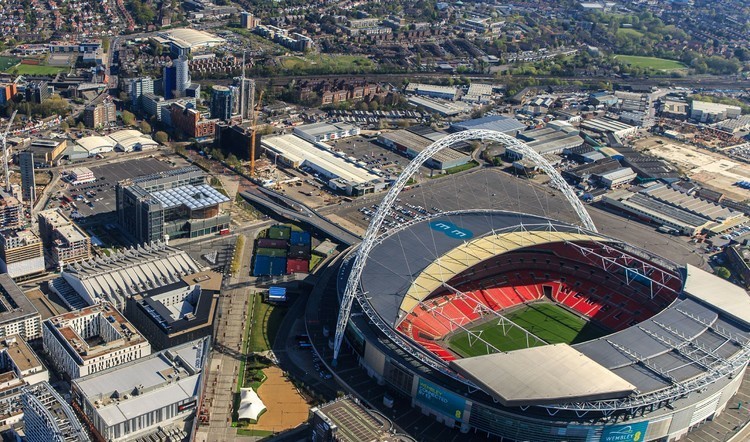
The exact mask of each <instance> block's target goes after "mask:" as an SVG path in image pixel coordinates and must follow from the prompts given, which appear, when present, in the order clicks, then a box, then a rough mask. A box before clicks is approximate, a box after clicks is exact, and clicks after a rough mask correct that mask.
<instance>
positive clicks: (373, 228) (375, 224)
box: [333, 129, 597, 364]
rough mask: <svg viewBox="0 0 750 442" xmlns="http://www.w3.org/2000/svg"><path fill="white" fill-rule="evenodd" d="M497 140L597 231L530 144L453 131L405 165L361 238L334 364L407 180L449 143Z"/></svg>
mask: <svg viewBox="0 0 750 442" xmlns="http://www.w3.org/2000/svg"><path fill="white" fill-rule="evenodd" d="M473 140H481V141H495V142H498V143H501V144H504V145H506V146H511V147H513V148H514V149H516V150H518V151H520V152H522V153H523V155H524V157H526V158H528V159H530V160H531V161H532V162H533V163H534V164H536V165H537V166H539V167H540V168H541V169H542V170H543V171H544V172H545V173H546V174H547V176H549V177H550V180H551V182H552V184H553V185H554V186H555V187H556V188H558V189H559V190H560V191H561V192H562V194H563V196H564V197H565V199H567V200H568V202H569V203H570V205H571V206H572V208H573V210H574V211H575V212H576V215H577V216H578V218H579V220H580V222H581V226H582V227H583V228H585V229H587V230H589V231H592V232H596V231H597V230H596V226H595V225H594V222H593V220H592V219H591V216H590V215H589V214H588V212H587V211H586V209H585V208H584V206H583V204H582V203H581V201H580V200H579V199H578V197H577V196H576V195H575V193H574V192H573V189H572V188H571V187H570V185H569V184H568V183H567V182H566V181H565V179H564V178H563V177H562V176H561V175H560V173H559V172H558V171H557V170H556V169H555V168H554V166H552V164H551V163H550V162H549V161H547V160H546V159H545V158H544V157H543V156H542V155H540V154H539V153H538V152H536V151H535V150H533V149H532V148H531V147H529V146H528V145H527V144H526V143H524V142H522V141H520V140H518V139H516V138H513V137H511V136H509V135H506V134H504V133H502V132H497V131H493V130H485V129H470V130H466V131H462V132H457V133H454V134H450V135H448V136H446V137H444V138H442V139H440V140H438V141H436V142H434V143H432V144H431V145H430V146H428V147H427V148H426V149H425V150H423V151H422V152H420V153H419V155H417V156H416V157H414V159H413V160H412V161H411V162H410V163H409V164H408V165H407V166H406V168H405V169H404V171H403V172H402V173H401V175H400V176H399V177H398V179H397V180H396V182H395V183H393V186H392V187H391V189H390V190H389V191H388V193H387V194H386V196H385V197H384V198H383V201H382V202H381V203H380V206H379V207H378V210H377V211H376V212H375V215H374V216H373V217H372V220H371V221H370V225H369V226H368V227H367V230H366V232H365V235H364V237H363V239H362V243H361V244H360V245H359V246H358V248H357V251H356V253H355V255H354V262H353V264H352V269H351V272H350V273H349V278H348V279H347V282H346V288H345V290H344V295H343V299H342V302H341V309H340V311H339V316H338V321H337V323H336V334H335V337H334V349H333V363H334V364H335V363H336V360H337V359H338V355H339V351H340V350H341V343H342V341H343V339H344V331H345V329H346V324H347V322H348V320H349V315H350V314H351V309H352V303H353V302H354V299H355V298H356V297H357V296H358V293H359V286H360V279H361V276H362V270H363V269H364V265H365V262H366V261H367V257H368V255H369V253H370V251H371V250H372V248H373V246H374V245H375V244H376V242H377V237H378V232H379V231H380V228H381V227H382V225H383V221H384V220H385V218H386V216H387V215H388V213H389V212H390V210H391V207H392V206H393V204H394V203H395V202H396V198H397V197H398V195H399V194H400V193H401V190H403V188H404V186H406V183H407V182H408V181H409V180H410V179H411V178H412V176H413V175H414V174H415V173H417V171H418V170H419V168H420V167H421V166H422V165H423V164H424V163H425V162H426V161H427V160H429V159H430V158H432V156H433V155H435V154H436V153H438V152H440V151H441V150H443V149H447V148H449V147H450V146H452V145H454V144H456V143H459V142H461V141H473Z"/></svg>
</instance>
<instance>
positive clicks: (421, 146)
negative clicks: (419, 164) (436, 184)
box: [378, 129, 471, 170]
mask: <svg viewBox="0 0 750 442" xmlns="http://www.w3.org/2000/svg"><path fill="white" fill-rule="evenodd" d="M442 136H443V137H445V136H447V134H445V133H443V134H442ZM378 141H379V142H380V143H381V144H383V145H384V146H386V147H388V148H389V149H392V150H394V151H397V152H400V153H402V154H404V155H406V156H407V157H408V158H414V157H416V156H417V155H419V154H420V153H421V152H422V151H423V150H425V149H426V148H427V147H429V146H430V145H431V144H432V143H434V142H435V140H433V139H431V138H427V137H426V136H423V135H419V134H417V133H415V132H414V131H411V130H409V129H401V130H397V131H394V132H386V133H382V134H380V135H379V136H378ZM469 161H471V157H470V156H469V155H466V154H464V153H461V152H459V151H457V150H454V149H451V148H447V149H443V150H441V151H439V152H437V153H435V154H434V155H433V156H432V157H431V158H429V159H428V160H427V161H426V162H425V165H426V166H427V167H429V168H432V169H437V170H445V169H450V168H452V167H457V166H462V165H464V164H466V163H468V162H469Z"/></svg>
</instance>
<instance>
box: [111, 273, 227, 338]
mask: <svg viewBox="0 0 750 442" xmlns="http://www.w3.org/2000/svg"><path fill="white" fill-rule="evenodd" d="M221 279H222V277H221V274H220V273H217V272H214V271H211V270H206V271H203V272H199V273H193V274H191V275H185V276H183V277H182V278H181V280H180V281H178V282H175V283H172V284H167V285H165V286H163V287H159V288H154V289H151V290H146V291H144V292H142V293H139V294H136V295H133V296H131V297H130V298H128V301H127V305H126V307H125V316H126V317H127V318H128V320H129V321H130V322H131V323H132V324H133V325H135V326H136V328H137V329H138V330H140V332H141V333H142V334H143V335H144V336H145V337H146V339H148V341H149V342H150V343H151V345H152V346H153V347H154V349H156V350H163V349H165V348H168V347H173V346H175V345H181V344H184V343H186V342H188V341H193V340H195V339H199V338H203V337H206V336H211V332H212V330H213V318H214V313H215V311H216V305H217V302H218V299H219V291H220V290H221Z"/></svg>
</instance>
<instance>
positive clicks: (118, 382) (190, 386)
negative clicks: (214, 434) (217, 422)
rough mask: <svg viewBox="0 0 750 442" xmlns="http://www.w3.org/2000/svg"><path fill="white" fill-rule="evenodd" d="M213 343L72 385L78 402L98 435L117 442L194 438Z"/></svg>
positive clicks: (196, 344) (190, 344) (184, 348)
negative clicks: (163, 435) (171, 436)
mask: <svg viewBox="0 0 750 442" xmlns="http://www.w3.org/2000/svg"><path fill="white" fill-rule="evenodd" d="M209 352H210V339H208V338H206V339H201V340H197V341H191V342H188V343H186V344H182V345H179V346H176V347H172V348H169V349H168V350H164V351H161V352H159V353H155V354H152V355H150V356H148V357H144V358H141V359H138V360H135V361H131V362H128V363H124V364H122V365H120V366H117V367H113V368H110V369H108V370H104V371H102V372H99V373H96V374H92V375H90V376H86V377H84V378H81V379H76V380H74V381H73V382H72V384H71V389H72V395H73V403H74V404H75V405H76V406H77V408H78V409H80V410H81V413H82V414H83V415H84V419H85V420H86V421H87V422H88V424H89V425H90V427H91V428H92V429H93V431H94V432H95V433H96V436H97V439H99V440H107V441H112V442H119V441H126V440H127V441H130V440H148V441H150V440H162V439H160V438H158V437H157V436H156V433H158V432H159V431H163V432H165V433H167V434H169V433H173V434H174V433H176V436H175V437H174V439H172V440H184V439H185V438H186V436H187V435H188V434H189V433H190V428H191V426H192V424H193V420H194V419H195V412H196V410H197V409H198V405H199V404H198V402H199V401H200V392H201V389H202V385H203V383H204V382H205V380H204V379H203V377H204V376H203V375H204V368H205V364H206V361H207V360H208V355H209Z"/></svg>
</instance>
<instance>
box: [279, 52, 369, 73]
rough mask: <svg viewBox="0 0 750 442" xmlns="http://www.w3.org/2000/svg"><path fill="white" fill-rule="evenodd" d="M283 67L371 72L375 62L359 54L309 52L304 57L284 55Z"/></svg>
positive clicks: (303, 69)
mask: <svg viewBox="0 0 750 442" xmlns="http://www.w3.org/2000/svg"><path fill="white" fill-rule="evenodd" d="M280 63H281V67H282V68H284V69H286V70H296V71H322V70H325V71H330V72H371V71H372V70H373V69H375V63H373V61H372V60H370V59H369V58H367V57H362V56H359V55H328V54H309V55H305V56H304V57H297V56H291V57H283V58H281V61H280Z"/></svg>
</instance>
